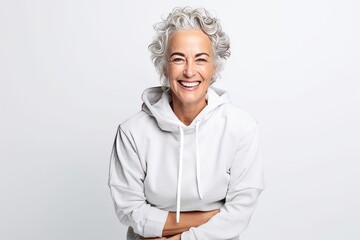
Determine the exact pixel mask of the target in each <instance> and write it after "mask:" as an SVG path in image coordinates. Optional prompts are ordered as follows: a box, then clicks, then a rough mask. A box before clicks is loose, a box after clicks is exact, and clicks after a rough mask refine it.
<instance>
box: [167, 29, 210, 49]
mask: <svg viewBox="0 0 360 240" xmlns="http://www.w3.org/2000/svg"><path fill="white" fill-rule="evenodd" d="M168 50H169V54H170V55H171V54H172V53H173V52H179V53H184V54H185V55H186V53H187V54H199V53H206V54H208V55H211V53H212V45H211V41H210V39H209V37H208V36H207V35H206V34H205V33H203V32H202V31H201V30H181V31H176V32H174V33H172V34H171V36H170V38H169V43H168Z"/></svg>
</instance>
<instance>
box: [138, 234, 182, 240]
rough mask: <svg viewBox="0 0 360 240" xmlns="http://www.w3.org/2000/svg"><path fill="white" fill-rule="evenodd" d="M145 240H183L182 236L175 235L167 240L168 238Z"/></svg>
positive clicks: (147, 239)
mask: <svg viewBox="0 0 360 240" xmlns="http://www.w3.org/2000/svg"><path fill="white" fill-rule="evenodd" d="M142 239H143V240H165V239H168V240H181V234H177V235H174V236H172V237H169V238H166V237H160V238H142Z"/></svg>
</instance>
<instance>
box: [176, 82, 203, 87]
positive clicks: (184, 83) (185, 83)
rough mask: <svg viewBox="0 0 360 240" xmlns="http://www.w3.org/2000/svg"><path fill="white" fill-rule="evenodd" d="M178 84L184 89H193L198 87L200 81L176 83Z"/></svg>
mask: <svg viewBox="0 0 360 240" xmlns="http://www.w3.org/2000/svg"><path fill="white" fill-rule="evenodd" d="M178 83H180V85H181V86H183V87H185V88H194V87H197V86H199V84H200V81H194V82H187V81H178Z"/></svg>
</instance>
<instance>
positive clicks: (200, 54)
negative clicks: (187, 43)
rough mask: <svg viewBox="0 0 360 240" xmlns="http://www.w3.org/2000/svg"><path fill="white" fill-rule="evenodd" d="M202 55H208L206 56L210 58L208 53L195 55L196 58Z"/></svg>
mask: <svg viewBox="0 0 360 240" xmlns="http://www.w3.org/2000/svg"><path fill="white" fill-rule="evenodd" d="M201 55H206V56H208V57H210V55H209V54H207V53H198V54H196V55H195V57H200V56H201Z"/></svg>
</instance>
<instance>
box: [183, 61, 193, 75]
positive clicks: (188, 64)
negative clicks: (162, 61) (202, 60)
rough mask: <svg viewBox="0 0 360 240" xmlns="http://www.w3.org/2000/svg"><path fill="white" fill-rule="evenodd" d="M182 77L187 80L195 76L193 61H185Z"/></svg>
mask: <svg viewBox="0 0 360 240" xmlns="http://www.w3.org/2000/svg"><path fill="white" fill-rule="evenodd" d="M184 75H185V76H186V77H188V78H190V77H192V76H194V75H195V66H194V63H193V61H191V60H190V61H186V64H185V69H184Z"/></svg>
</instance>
